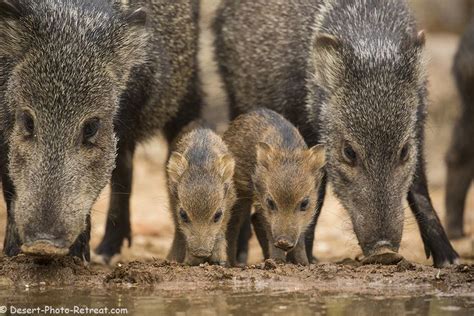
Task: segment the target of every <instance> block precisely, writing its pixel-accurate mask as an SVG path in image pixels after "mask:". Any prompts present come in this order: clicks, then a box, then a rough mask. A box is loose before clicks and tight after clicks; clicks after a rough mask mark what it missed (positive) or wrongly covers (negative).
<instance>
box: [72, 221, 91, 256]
mask: <svg viewBox="0 0 474 316" xmlns="http://www.w3.org/2000/svg"><path fill="white" fill-rule="evenodd" d="M90 239H91V216H90V215H87V219H86V229H85V230H84V231H83V232H82V233H81V234H80V235H79V236H78V237H77V239H76V241H75V242H74V243H73V244H72V246H71V247H70V248H69V255H70V256H73V257H78V258H81V259H82V260H84V261H87V262H89V261H90V260H91V253H90V246H89V241H90Z"/></svg>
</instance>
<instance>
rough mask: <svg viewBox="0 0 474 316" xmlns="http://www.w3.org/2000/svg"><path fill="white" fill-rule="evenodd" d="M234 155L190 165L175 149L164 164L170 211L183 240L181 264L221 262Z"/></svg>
mask: <svg viewBox="0 0 474 316" xmlns="http://www.w3.org/2000/svg"><path fill="white" fill-rule="evenodd" d="M234 164H235V163H234V158H233V157H232V156H231V155H228V154H226V155H223V156H221V157H219V158H218V159H215V160H214V161H213V162H212V163H211V164H210V165H209V166H207V167H203V166H193V165H192V164H190V163H189V162H188V161H187V160H186V158H185V157H184V156H183V155H181V154H179V153H177V152H175V153H173V154H172V155H171V158H170V161H169V163H168V176H169V181H170V187H171V194H173V195H174V198H175V201H176V202H175V203H174V204H175V205H174V209H173V210H172V212H174V216H175V219H176V224H177V226H178V229H179V231H180V232H181V233H182V235H183V237H184V239H185V243H186V257H185V263H186V264H190V265H196V264H200V263H203V262H209V263H215V264H224V263H225V262H226V261H227V256H226V242H225V232H226V227H227V223H228V221H229V218H230V210H231V208H232V205H233V204H234V201H235V193H234V188H233V184H232V177H233V175H234Z"/></svg>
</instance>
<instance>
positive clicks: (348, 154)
mask: <svg viewBox="0 0 474 316" xmlns="http://www.w3.org/2000/svg"><path fill="white" fill-rule="evenodd" d="M342 156H343V158H344V160H345V161H346V162H347V163H348V164H349V165H351V166H354V165H355V164H356V162H357V153H356V152H355V150H354V148H352V146H351V145H349V144H348V143H345V144H344V147H343V149H342Z"/></svg>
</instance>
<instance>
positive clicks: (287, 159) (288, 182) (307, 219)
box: [253, 143, 325, 252]
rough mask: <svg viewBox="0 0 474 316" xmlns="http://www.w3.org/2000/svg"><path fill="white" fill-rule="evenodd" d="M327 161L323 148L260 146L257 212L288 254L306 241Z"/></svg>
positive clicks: (258, 150)
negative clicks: (305, 234)
mask: <svg viewBox="0 0 474 316" xmlns="http://www.w3.org/2000/svg"><path fill="white" fill-rule="evenodd" d="M324 161H325V159H324V148H323V146H321V145H318V146H315V147H312V148H310V149H304V148H303V149H296V150H293V151H291V152H290V151H285V150H282V149H278V150H277V149H275V148H273V147H272V146H271V145H269V144H266V143H258V145H257V165H256V170H255V174H254V176H253V183H254V186H255V192H256V193H255V194H256V211H257V212H261V214H262V215H263V217H264V218H265V220H266V223H267V225H268V226H269V228H270V231H271V235H272V236H268V237H272V240H271V242H273V243H274V246H275V247H277V248H280V249H282V250H284V251H285V252H289V251H291V250H292V249H293V248H294V247H295V246H296V245H297V243H298V241H299V240H300V239H304V233H305V231H306V229H307V228H308V226H309V225H310V223H311V221H312V219H313V217H314V216H315V212H316V204H317V199H318V189H319V186H320V183H321V179H322V176H323V172H322V167H323V166H324Z"/></svg>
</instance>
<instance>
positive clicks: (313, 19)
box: [214, 0, 458, 266]
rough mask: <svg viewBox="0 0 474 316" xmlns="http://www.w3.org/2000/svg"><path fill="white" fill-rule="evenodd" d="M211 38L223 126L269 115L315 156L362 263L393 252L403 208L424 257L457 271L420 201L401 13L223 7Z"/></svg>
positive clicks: (407, 22) (419, 160)
mask: <svg viewBox="0 0 474 316" xmlns="http://www.w3.org/2000/svg"><path fill="white" fill-rule="evenodd" d="M214 29H215V32H216V54H217V59H218V63H219V67H220V71H221V74H222V76H223V80H224V82H225V86H226V88H227V91H228V94H229V98H230V103H231V112H232V114H233V116H234V117H235V116H237V115H238V114H240V113H243V112H247V111H250V110H251V109H253V108H254V107H255V106H264V107H268V108H271V109H274V110H276V111H277V112H279V113H281V114H283V115H284V116H285V117H286V118H287V119H289V120H290V121H291V122H292V123H293V124H295V125H296V126H297V127H298V128H299V129H300V131H301V133H302V134H303V137H304V138H305V140H306V142H307V144H308V146H313V145H315V144H318V143H324V144H325V148H326V161H327V164H326V168H325V170H326V173H327V176H328V180H329V181H331V183H332V185H333V188H334V193H335V194H336V196H337V197H338V198H339V200H340V201H341V203H342V204H343V206H344V207H345V208H346V209H347V211H348V213H349V214H350V216H351V219H352V223H353V227H354V230H355V233H356V236H357V238H358V241H359V244H360V246H361V248H362V250H363V252H364V254H365V255H371V254H374V253H377V252H379V251H380V249H382V248H388V249H389V250H392V251H398V248H399V245H400V240H401V236H402V229H403V219H404V206H403V200H404V199H405V198H407V199H408V202H409V204H410V207H411V208H412V210H413V212H414V214H415V217H416V219H417V222H418V224H419V228H420V232H421V236H422V239H423V242H424V245H425V250H426V255H427V256H428V257H429V256H430V255H432V256H433V260H434V264H435V266H444V265H447V264H450V263H454V262H456V261H457V258H458V255H457V253H456V252H455V251H454V249H453V248H452V246H451V244H450V243H449V241H448V239H447V236H446V234H445V232H444V230H443V228H442V226H441V223H440V221H439V218H438V216H437V215H436V212H435V210H434V209H433V206H432V203H431V200H430V196H429V193H428V187H427V181H426V175H425V162H424V157H423V144H424V122H425V116H426V95H427V91H426V79H425V76H424V64H423V58H422V51H423V46H424V34H423V33H422V32H418V31H417V29H416V25H415V21H414V19H413V17H412V16H411V13H410V12H409V10H408V7H407V4H406V3H405V2H404V1H402V0H387V1H378V0H331V1H329V0H327V1H323V0H292V1H286V0H271V1H270V0H224V1H223V3H222V4H221V7H220V9H219V11H218V14H217V17H216V20H215V24H214ZM321 192H322V194H321V197H322V198H323V196H324V193H323V192H324V190H322V191H321ZM320 205H322V200H321V203H320ZM314 224H316V221H315V223H314ZM311 237H312V236H311ZM312 246H313V238H308V243H307V247H308V252H309V251H311V249H312Z"/></svg>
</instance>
